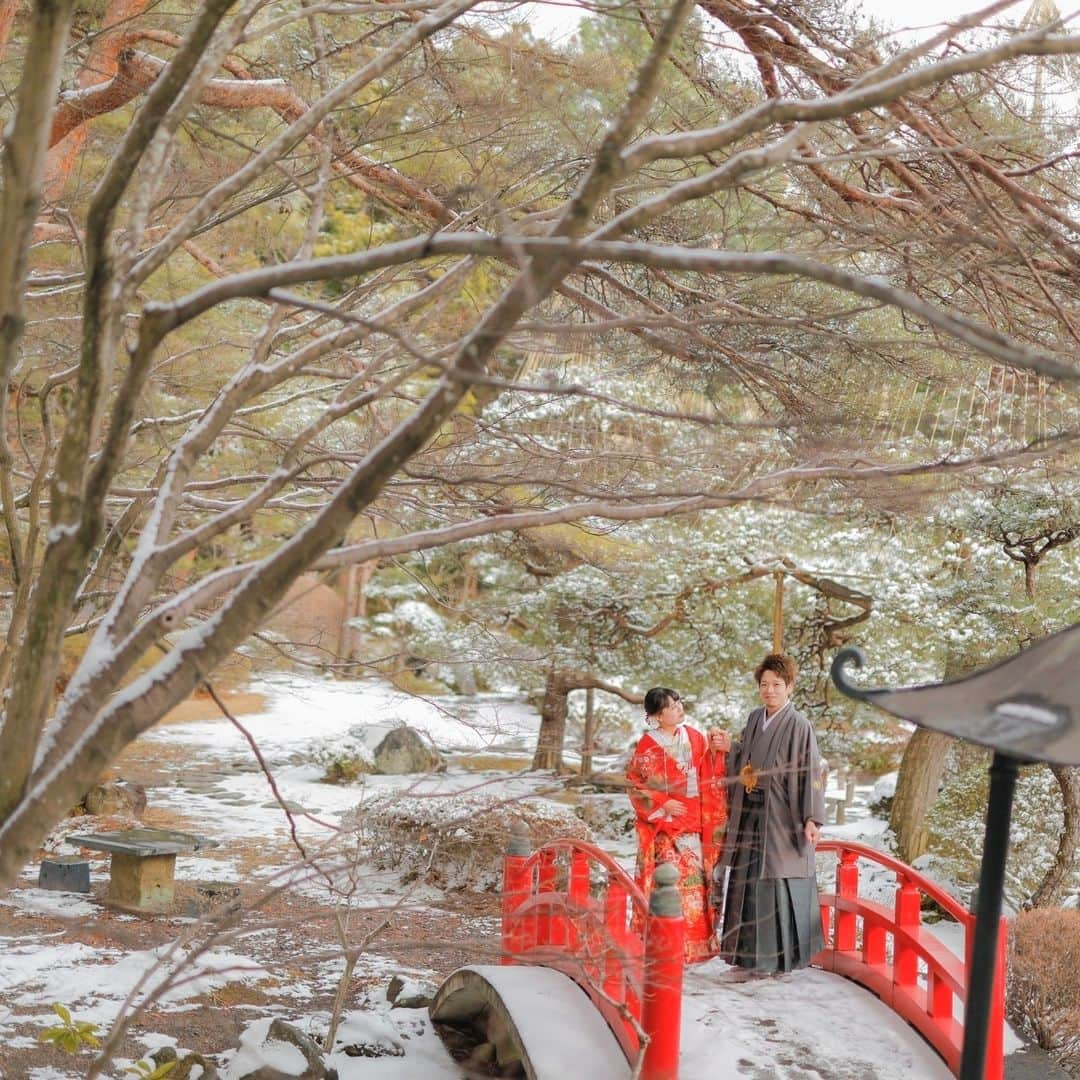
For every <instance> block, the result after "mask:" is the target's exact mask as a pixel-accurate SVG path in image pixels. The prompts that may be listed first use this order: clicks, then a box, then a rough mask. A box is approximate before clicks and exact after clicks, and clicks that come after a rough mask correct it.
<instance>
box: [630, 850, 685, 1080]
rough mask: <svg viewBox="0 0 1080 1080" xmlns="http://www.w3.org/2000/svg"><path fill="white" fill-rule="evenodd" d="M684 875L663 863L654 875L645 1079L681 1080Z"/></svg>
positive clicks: (647, 958) (645, 1005)
mask: <svg viewBox="0 0 1080 1080" xmlns="http://www.w3.org/2000/svg"><path fill="white" fill-rule="evenodd" d="M678 880H679V872H678V871H677V870H676V869H675V867H674V866H672V865H671V863H661V864H660V865H659V866H658V867H657V868H656V872H655V874H654V875H653V891H652V896H651V897H650V898H649V918H648V922H647V924H646V927H645V986H644V990H643V993H642V997H643V999H644V1000H643V1001H642V1006H641V1026H642V1027H643V1028H644V1029H645V1034H646V1035H647V1036H648V1037H649V1045H648V1047H647V1048H646V1050H645V1058H644V1061H643V1062H642V1066H641V1080H678V1077H679V1037H680V1034H681V1027H682V982H683V965H684V954H683V939H684V937H685V935H686V924H685V923H684V921H683V914H682V897H681V896H680V895H679V890H678V888H676V882H678Z"/></svg>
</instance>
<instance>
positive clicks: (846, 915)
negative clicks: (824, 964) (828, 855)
mask: <svg viewBox="0 0 1080 1080" xmlns="http://www.w3.org/2000/svg"><path fill="white" fill-rule="evenodd" d="M858 896H859V856H858V854H857V853H856V852H854V851H841V852H840V862H839V864H838V865H837V867H836V898H837V901H841V900H855V899H857V898H858ZM855 924H856V915H855V912H854V911H842V910H841V909H840V906H839V903H838V904H837V908H836V932H835V934H834V940H833V948H834V949H835V950H836V951H837V952H854V950H855V941H856V925H855Z"/></svg>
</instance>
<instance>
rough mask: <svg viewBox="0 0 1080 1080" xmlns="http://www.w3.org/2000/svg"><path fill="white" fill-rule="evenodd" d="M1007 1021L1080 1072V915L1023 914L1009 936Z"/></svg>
mask: <svg viewBox="0 0 1080 1080" xmlns="http://www.w3.org/2000/svg"><path fill="white" fill-rule="evenodd" d="M1007 987H1008V989H1007V1001H1006V1006H1007V1008H1008V1013H1009V1021H1010V1022H1011V1023H1012V1025H1013V1026H1014V1027H1015V1028H1016V1029H1017V1030H1018V1031H1020V1032H1021V1033H1022V1034H1024V1035H1027V1036H1028V1037H1029V1038H1032V1039H1034V1041H1035V1042H1036V1043H1037V1044H1038V1045H1039V1046H1041V1047H1042V1048H1043V1049H1044V1050H1045V1051H1046V1052H1047V1053H1048V1054H1050V1055H1051V1056H1053V1057H1054V1058H1056V1059H1057V1061H1058V1063H1059V1064H1060V1065H1061V1066H1062V1068H1064V1069H1067V1070H1068V1071H1069V1072H1070V1073H1072V1074H1073V1075H1074V1076H1076V1075H1078V1074H1080V912H1078V911H1064V910H1062V909H1061V908H1035V909H1034V910H1033V911H1025V912H1021V914H1019V915H1018V916H1017V917H1016V918H1015V919H1014V920H1013V922H1012V926H1011V928H1010V934H1009V973H1008V981H1007Z"/></svg>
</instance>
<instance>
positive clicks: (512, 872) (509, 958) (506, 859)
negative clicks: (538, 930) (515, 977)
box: [499, 828, 532, 965]
mask: <svg viewBox="0 0 1080 1080" xmlns="http://www.w3.org/2000/svg"><path fill="white" fill-rule="evenodd" d="M531 853H532V843H531V841H530V840H529V835H528V832H526V831H525V830H524V828H519V829H514V830H512V831H511V834H510V841H509V843H508V844H507V845H506V853H505V854H504V855H503V894H502V956H501V958H500V961H499V962H500V963H501V964H504V965H505V964H512V963H514V957H515V956H516V955H518V954H519V953H520V952H522V951H524V948H525V947H526V942H525V941H524V940H523V939H524V933H525V931H524V927H522V925H521V922H520V920H516V919H515V918H514V913H515V912H516V911H517V909H518V908H519V907H521V905H522V904H523V903H525V901H526V900H527V899H528V898H529V894H530V893H531V892H532V867H531V866H530V865H529V855H530V854H531Z"/></svg>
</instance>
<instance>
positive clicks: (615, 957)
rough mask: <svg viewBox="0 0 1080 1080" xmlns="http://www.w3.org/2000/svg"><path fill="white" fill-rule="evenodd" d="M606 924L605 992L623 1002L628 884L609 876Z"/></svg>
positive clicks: (605, 909)
mask: <svg viewBox="0 0 1080 1080" xmlns="http://www.w3.org/2000/svg"><path fill="white" fill-rule="evenodd" d="M604 926H605V927H606V928H607V933H608V952H607V956H605V958H604V993H605V994H607V996H608V997H609V998H611V1000H612V1001H617V1002H619V1004H622V1002H623V999H624V992H625V980H624V979H623V964H624V962H625V960H626V886H625V885H623V883H622V882H621V881H613V880H612V879H611V878H610V877H609V878H608V887H607V893H606V895H605V896H604Z"/></svg>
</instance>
